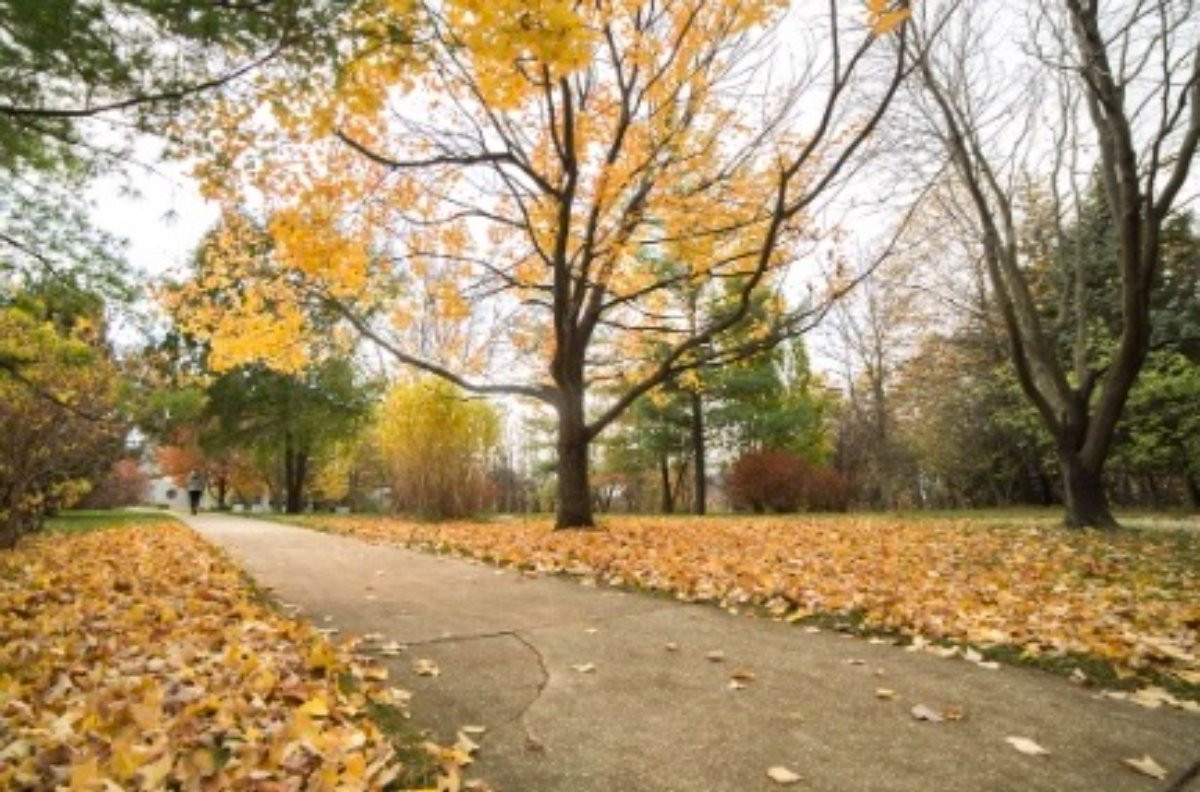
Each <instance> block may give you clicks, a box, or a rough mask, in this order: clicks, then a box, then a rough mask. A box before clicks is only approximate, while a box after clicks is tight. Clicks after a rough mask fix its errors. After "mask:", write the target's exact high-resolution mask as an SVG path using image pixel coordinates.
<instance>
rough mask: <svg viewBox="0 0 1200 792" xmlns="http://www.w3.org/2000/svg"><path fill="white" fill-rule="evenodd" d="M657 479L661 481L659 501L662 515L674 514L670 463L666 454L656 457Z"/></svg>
mask: <svg viewBox="0 0 1200 792" xmlns="http://www.w3.org/2000/svg"><path fill="white" fill-rule="evenodd" d="M658 477H659V480H660V481H661V485H660V488H661V489H662V500H661V501H660V503H661V504H662V505H661V509H662V513H663V514H674V513H675V497H674V492H673V491H672V489H671V462H670V459H669V457H667V455H666V454H659V455H658Z"/></svg>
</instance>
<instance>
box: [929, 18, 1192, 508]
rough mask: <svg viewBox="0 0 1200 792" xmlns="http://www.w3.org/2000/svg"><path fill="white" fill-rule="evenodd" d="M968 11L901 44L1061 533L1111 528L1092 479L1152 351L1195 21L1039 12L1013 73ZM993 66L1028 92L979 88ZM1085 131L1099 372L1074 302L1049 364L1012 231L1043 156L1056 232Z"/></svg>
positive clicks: (1177, 185) (1187, 164)
mask: <svg viewBox="0 0 1200 792" xmlns="http://www.w3.org/2000/svg"><path fill="white" fill-rule="evenodd" d="M978 5H979V4H976V3H971V2H956V3H953V4H951V5H950V6H949V7H948V8H947V9H945V10H935V9H930V10H929V12H928V14H925V15H923V17H924V19H923V22H924V23H925V24H922V25H921V26H920V27H919V31H918V32H917V33H915V34H914V37H913V39H912V40H911V41H912V46H913V48H914V52H915V53H916V58H917V63H918V68H919V73H920V77H921V79H920V86H921V91H922V93H921V95H920V97H918V100H917V101H918V104H919V106H920V107H922V108H923V109H924V110H925V111H926V119H927V121H928V122H929V123H928V127H927V128H928V130H929V131H930V132H931V133H932V134H933V135H934V136H935V138H936V140H937V141H938V143H939V145H940V147H941V151H942V152H944V153H945V154H948V155H949V159H950V160H951V162H952V164H953V168H954V172H955V174H956V176H957V179H958V181H959V183H960V184H961V186H962V188H963V190H964V191H965V193H966V195H967V205H968V207H969V208H970V210H971V213H972V216H973V218H974V221H975V223H976V226H977V230H978V240H979V243H980V245H981V247H982V250H983V255H984V260H985V262H986V265H987V271H988V275H989V279H990V282H991V287H992V290H993V291H994V294H995V298H996V300H997V302H998V304H999V306H1000V309H1001V312H1002V314H1003V316H1004V326H1005V329H1006V332H1007V334H1008V338H1009V341H1010V343H1011V350H1012V360H1013V364H1014V366H1015V369H1016V372H1017V378H1018V381H1019V382H1020V384H1021V388H1022V390H1023V392H1024V393H1025V395H1026V397H1027V398H1028V399H1029V400H1030V402H1031V403H1032V404H1033V405H1034V406H1035V407H1036V409H1037V411H1038V414H1039V416H1040V417H1041V420H1042V422H1043V424H1044V425H1045V427H1046V429H1047V430H1048V431H1049V432H1050V434H1051V435H1052V437H1053V438H1054V444H1055V450H1056V454H1057V457H1058V463H1059V467H1060V471H1061V475H1062V480H1063V492H1064V498H1065V502H1066V522H1067V524H1068V525H1073V526H1091V527H1108V526H1112V525H1115V522H1114V520H1113V517H1112V514H1111V511H1110V508H1109V503H1108V497H1107V495H1106V492H1105V488H1104V481H1103V471H1104V465H1105V462H1106V460H1107V459H1108V456H1109V452H1110V451H1111V449H1112V445H1113V440H1114V437H1115V431H1116V427H1117V425H1118V421H1119V419H1120V417H1121V413H1122V410H1123V408H1124V406H1125V403H1126V400H1127V399H1128V397H1129V393H1130V390H1131V388H1132V387H1133V384H1134V382H1135V380H1136V378H1137V375H1138V372H1139V371H1140V370H1141V368H1142V365H1143V363H1144V361H1145V359H1146V355H1147V353H1148V351H1149V348H1150V340H1151V322H1150V306H1151V300H1152V295H1153V293H1154V283H1155V280H1156V278H1157V277H1158V275H1159V273H1160V269H1161V264H1162V253H1163V239H1162V235H1163V227H1164V223H1165V222H1166V219H1167V217H1168V216H1169V215H1170V213H1171V209H1172V207H1173V206H1174V205H1175V203H1176V201H1177V200H1178V198H1179V196H1180V193H1181V191H1182V190H1183V188H1184V185H1185V184H1186V182H1187V179H1188V174H1189V172H1190V169H1191V165H1192V162H1193V161H1194V159H1195V155H1196V148H1197V145H1198V144H1200V31H1198V26H1200V21H1198V18H1197V15H1195V14H1194V13H1192V12H1193V11H1194V9H1192V7H1191V6H1192V4H1191V3H1190V2H1159V3H1155V4H1152V5H1151V6H1148V7H1147V6H1144V5H1143V4H1136V3H1123V4H1118V5H1117V6H1113V5H1112V4H1105V5H1104V7H1103V10H1102V9H1101V5H1102V4H1100V3H1097V2H1091V1H1090V0H1062V2H1061V3H1050V2H1038V3H1034V4H1033V9H1032V10H1031V13H1030V14H1029V15H1028V17H1027V19H1028V21H1029V22H1030V23H1031V30H1030V31H1028V32H1027V33H1026V34H1025V35H1026V37H1027V39H1028V40H1029V41H1030V42H1031V48H1030V49H1031V54H1030V57H1029V58H1026V59H1025V60H1023V61H1021V62H1020V63H1017V64H1014V63H1011V62H1009V63H1002V58H1001V54H1000V52H999V50H997V49H996V48H995V47H991V46H988V42H989V41H992V40H994V39H995V38H996V30H997V28H998V27H999V28H1000V29H1002V28H1003V25H1001V24H1000V22H999V20H998V19H997V17H996V16H995V15H994V13H993V14H989V13H987V12H986V11H982V10H981V9H980V8H978V7H977V6H978ZM1005 14H1006V15H1009V10H1008V9H1006V10H1005ZM1008 18H1011V15H1009V16H1008ZM1012 56H1013V53H1011V52H1009V53H1008V56H1007V57H1009V58H1010V59H1011V57H1012ZM999 68H1004V69H1006V70H1010V71H1015V70H1021V71H1022V74H1023V76H1024V77H1025V78H1026V79H1021V80H1014V81H1011V89H1006V88H1005V86H1003V85H997V81H996V80H994V79H990V78H988V77H987V75H988V74H989V73H990V74H994V73H995V70H996V69H999ZM1001 108H1003V110H1001ZM1005 123H1009V126H1008V127H1007V128H1004V127H1003V125H1004V124H1005ZM1088 127H1090V131H1091V133H1092V134H1093V135H1094V136H1095V141H1094V143H1093V144H1091V145H1092V147H1093V149H1094V151H1095V152H1096V166H1095V167H1096V170H1097V171H1098V172H1099V174H1100V181H1101V183H1102V184H1103V194H1104V200H1105V203H1106V205H1107V208H1108V211H1109V214H1110V216H1111V217H1112V218H1114V220H1115V239H1116V255H1115V257H1114V265H1115V268H1116V271H1117V283H1118V294H1119V301H1120V310H1119V324H1118V332H1117V338H1116V339H1115V343H1114V344H1113V345H1112V347H1111V349H1110V350H1108V352H1107V354H1105V355H1104V356H1103V358H1102V359H1099V360H1097V359H1094V358H1090V357H1089V356H1088V355H1087V354H1086V352H1087V349H1086V347H1087V339H1088V324H1087V322H1088V317H1086V316H1085V314H1084V306H1083V305H1082V304H1077V305H1076V310H1075V313H1074V316H1075V317H1076V323H1077V324H1076V327H1077V328H1078V330H1079V332H1078V335H1077V338H1078V339H1079V340H1078V342H1077V345H1076V348H1075V354H1073V355H1072V356H1071V358H1064V357H1063V356H1062V355H1061V354H1059V352H1058V350H1057V348H1056V345H1055V343H1054V340H1053V338H1051V336H1050V333H1049V332H1048V330H1047V328H1046V326H1045V323H1044V321H1043V320H1042V318H1041V317H1040V316H1039V315H1038V310H1037V304H1036V301H1035V299H1034V295H1033V292H1032V289H1031V284H1030V282H1029V274H1028V273H1029V270H1028V267H1027V260H1026V258H1025V256H1024V254H1023V251H1022V245H1021V241H1022V240H1021V225H1020V218H1021V212H1022V206H1021V202H1020V200H1019V196H1020V190H1019V188H1020V187H1021V185H1022V182H1023V180H1024V179H1025V178H1026V177H1027V176H1033V177H1035V178H1036V175H1035V174H1036V172H1035V171H1034V167H1035V163H1034V162H1033V159H1032V158H1033V157H1034V156H1035V155H1038V154H1040V155H1041V156H1042V158H1043V159H1045V158H1046V156H1047V155H1046V152H1049V155H1048V156H1049V159H1050V160H1052V162H1051V164H1050V165H1049V166H1047V167H1046V168H1045V169H1044V170H1043V171H1042V172H1043V173H1046V176H1044V177H1042V178H1043V179H1044V182H1043V183H1046V184H1048V185H1049V187H1050V190H1049V192H1050V193H1051V194H1052V196H1053V197H1054V198H1055V201H1054V203H1055V207H1054V217H1055V218H1056V220H1057V221H1059V222H1063V223H1065V222H1066V219H1067V218H1068V217H1069V213H1070V211H1071V210H1072V205H1073V206H1074V207H1075V208H1079V207H1081V205H1082V201H1081V200H1079V199H1078V198H1076V199H1075V200H1074V201H1072V200H1071V196H1070V195H1069V194H1068V192H1074V194H1075V195H1076V196H1078V195H1079V191H1078V190H1072V191H1068V190H1066V189H1065V186H1066V185H1068V184H1074V183H1075V179H1076V178H1077V177H1078V175H1079V168H1078V163H1077V162H1076V160H1077V157H1076V155H1075V154H1073V152H1080V151H1082V152H1083V154H1084V155H1086V154H1087V153H1088V149H1087V148H1086V147H1085V144H1084V141H1083V139H1082V135H1083V132H1082V130H1083V129H1085V128H1088ZM1080 280H1081V279H1080Z"/></svg>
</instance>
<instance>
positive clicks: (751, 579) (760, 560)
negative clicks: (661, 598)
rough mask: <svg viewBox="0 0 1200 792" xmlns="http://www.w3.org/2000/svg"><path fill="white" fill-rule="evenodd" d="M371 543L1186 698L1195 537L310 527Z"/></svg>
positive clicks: (1197, 613) (815, 528)
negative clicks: (857, 629)
mask: <svg viewBox="0 0 1200 792" xmlns="http://www.w3.org/2000/svg"><path fill="white" fill-rule="evenodd" d="M319 523H320V525H321V526H323V527H327V528H329V529H331V530H334V531H338V532H341V533H347V534H352V535H354V536H358V537H361V538H365V539H368V540H372V541H380V542H390V543H398V544H403V545H407V546H412V547H418V548H423V549H429V550H434V551H437V552H453V553H458V554H462V555H467V556H471V557H475V558H479V559H483V560H487V561H490V562H493V563H499V564H504V565H513V566H518V567H521V568H525V569H533V570H538V571H543V572H554V573H566V574H570V575H577V576H579V577H581V578H584V579H585V580H587V579H591V580H595V581H597V582H603V583H608V584H612V585H634V586H639V587H644V588H649V589H655V590H660V591H667V592H671V593H673V594H675V596H677V597H678V598H679V599H682V600H688V601H708V602H715V603H719V604H720V605H722V606H724V607H733V606H741V605H755V606H761V607H765V608H766V609H767V610H769V611H770V612H771V613H773V614H775V615H778V616H788V617H789V618H801V617H804V616H808V615H812V614H819V613H854V614H858V615H861V616H862V617H863V621H864V625H865V626H867V627H870V628H878V629H885V630H895V631H898V632H902V633H905V634H909V635H916V636H922V637H923V638H933V639H947V640H953V641H963V642H968V643H972V644H975V645H978V646H1008V647H1018V648H1020V649H1021V650H1022V651H1023V652H1025V653H1027V654H1031V655H1054V654H1068V653H1080V654H1088V655H1093V656H1098V657H1100V658H1102V659H1104V660H1106V661H1108V662H1110V663H1112V664H1113V665H1114V666H1115V667H1116V668H1118V669H1120V670H1123V671H1128V672H1132V673H1140V672H1146V671H1154V672H1157V673H1162V674H1167V675H1169V676H1173V677H1175V678H1176V679H1178V680H1180V681H1181V682H1183V683H1185V684H1188V685H1193V686H1195V685H1200V659H1198V657H1197V655H1198V635H1200V537H1197V536H1191V535H1186V534H1178V533H1168V532H1142V533H1133V532H1129V533H1120V534H1111V535H1110V534H1101V533H1096V532H1082V531H1069V530H1066V529H1061V528H1051V527H1033V528H1013V527H1008V526H984V525H980V524H977V523H971V522H969V521H965V520H957V521H956V520H922V521H918V522H899V521H887V520H881V519H870V518H855V517H846V518H839V519H828V518H809V519H805V518H792V519H776V518H750V517H746V518H737V517H735V518H695V519H690V520H686V521H684V520H678V519H655V518H646V517H615V518H608V519H607V520H606V521H605V525H604V530H600V531H559V532H555V531H553V530H552V528H551V525H550V524H549V523H548V522H543V521H533V522H509V523H441V524H429V523H411V522H405V521H401V520H378V519H369V518H358V517H341V518H320V520H319Z"/></svg>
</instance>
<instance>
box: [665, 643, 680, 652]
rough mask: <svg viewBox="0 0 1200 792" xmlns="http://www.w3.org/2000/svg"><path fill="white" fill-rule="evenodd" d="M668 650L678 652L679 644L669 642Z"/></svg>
mask: <svg viewBox="0 0 1200 792" xmlns="http://www.w3.org/2000/svg"><path fill="white" fill-rule="evenodd" d="M666 650H667V651H668V652H678V651H679V644H677V643H675V642H674V641H667V645H666Z"/></svg>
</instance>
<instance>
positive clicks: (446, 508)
mask: <svg viewBox="0 0 1200 792" xmlns="http://www.w3.org/2000/svg"><path fill="white" fill-rule="evenodd" d="M499 436H500V420H499V417H498V416H497V414H496V412H495V410H493V409H492V408H491V407H489V406H488V405H487V404H486V403H484V402H481V401H477V400H472V399H468V398H466V397H465V396H464V395H463V394H462V393H461V392H459V391H458V390H457V389H456V388H454V387H453V386H452V385H450V384H448V383H446V382H443V381H441V380H436V379H424V380H418V381H416V382H412V383H403V384H399V385H396V386H394V387H393V388H392V389H391V390H390V391H389V392H388V394H387V397H386V398H385V399H384V401H383V403H382V404H381V405H380V407H379V411H378V415H377V416H376V426H375V441H376V443H377V445H378V450H379V455H380V458H381V460H382V462H383V465H384V467H385V469H386V470H387V472H388V478H389V484H390V487H391V493H392V505H393V508H395V509H396V510H397V511H401V512H408V513H410V514H416V515H420V516H422V517H429V518H434V519H445V518H455V517H466V516H470V515H473V514H477V513H479V512H481V511H484V510H487V509H490V508H492V507H493V506H494V505H495V503H496V498H497V494H498V491H497V487H496V486H495V485H494V484H493V482H492V481H491V479H490V478H489V475H488V468H489V466H490V462H491V456H492V452H493V450H494V449H495V447H496V444H497V443H498V441H499Z"/></svg>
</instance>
